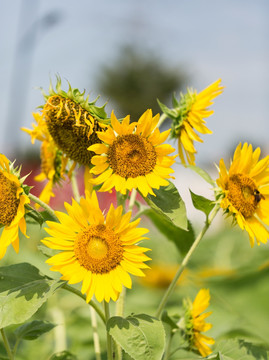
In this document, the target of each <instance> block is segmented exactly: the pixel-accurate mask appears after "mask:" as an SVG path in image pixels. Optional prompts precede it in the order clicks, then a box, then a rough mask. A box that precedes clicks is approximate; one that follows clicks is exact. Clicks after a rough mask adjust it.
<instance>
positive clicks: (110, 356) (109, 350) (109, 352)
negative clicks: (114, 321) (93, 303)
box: [104, 301, 113, 360]
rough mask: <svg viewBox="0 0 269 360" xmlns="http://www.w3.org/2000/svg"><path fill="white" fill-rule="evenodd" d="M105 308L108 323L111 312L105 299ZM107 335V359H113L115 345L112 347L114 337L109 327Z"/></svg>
mask: <svg viewBox="0 0 269 360" xmlns="http://www.w3.org/2000/svg"><path fill="white" fill-rule="evenodd" d="M104 309H105V316H106V324H107V322H108V320H109V318H110V312H109V303H107V302H106V301H104ZM106 336H107V360H113V347H112V338H111V335H109V333H108V329H106Z"/></svg>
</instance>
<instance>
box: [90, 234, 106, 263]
mask: <svg viewBox="0 0 269 360" xmlns="http://www.w3.org/2000/svg"><path fill="white" fill-rule="evenodd" d="M107 251H108V246H107V243H106V242H105V241H104V240H103V239H100V238H97V237H92V238H91V240H90V241H89V242H88V246H87V253H88V255H89V256H91V257H93V258H94V259H102V258H104V257H105V256H106V255H107Z"/></svg>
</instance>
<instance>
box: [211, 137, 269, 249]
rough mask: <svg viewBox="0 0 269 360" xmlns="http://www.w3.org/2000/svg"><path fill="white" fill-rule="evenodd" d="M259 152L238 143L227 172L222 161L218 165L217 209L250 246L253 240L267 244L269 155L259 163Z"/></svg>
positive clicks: (250, 146) (268, 234)
mask: <svg viewBox="0 0 269 360" xmlns="http://www.w3.org/2000/svg"><path fill="white" fill-rule="evenodd" d="M260 153H261V150H260V148H257V149H256V150H255V151H253V149H252V145H248V144H247V143H245V144H244V145H243V147H242V144H241V143H240V144H239V145H238V146H237V148H236V150H235V153H234V156H233V160H232V162H231V166H230V169H229V171H228V170H227V168H226V166H225V164H224V161H223V159H221V160H220V163H219V178H218V179H217V180H216V182H217V185H218V186H219V197H220V199H219V201H220V206H221V207H222V208H223V209H224V210H225V212H226V213H227V214H228V215H232V216H233V218H234V221H235V222H236V223H237V224H238V225H239V226H240V228H241V229H242V230H246V231H247V232H248V235H249V239H250V244H251V246H253V245H254V243H255V238H256V241H257V243H258V245H260V242H262V243H266V242H267V240H268V237H269V232H268V230H267V229H266V227H265V226H264V224H265V225H269V156H266V157H265V158H264V159H262V160H259V158H260Z"/></svg>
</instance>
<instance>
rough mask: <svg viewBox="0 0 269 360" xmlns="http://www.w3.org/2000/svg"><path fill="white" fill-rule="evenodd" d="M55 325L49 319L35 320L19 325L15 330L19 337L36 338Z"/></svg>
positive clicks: (25, 338) (23, 338) (24, 338)
mask: <svg viewBox="0 0 269 360" xmlns="http://www.w3.org/2000/svg"><path fill="white" fill-rule="evenodd" d="M55 326H56V325H54V324H52V323H50V322H48V321H41V320H34V321H31V322H29V323H26V324H23V325H22V326H20V327H18V328H17V329H16V330H15V331H14V334H15V335H16V337H17V338H18V339H22V340H35V339H37V338H38V337H39V336H41V335H43V334H45V333H46V332H48V331H50V330H51V329H53V328H54V327H55Z"/></svg>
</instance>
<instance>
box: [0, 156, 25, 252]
mask: <svg viewBox="0 0 269 360" xmlns="http://www.w3.org/2000/svg"><path fill="white" fill-rule="evenodd" d="M19 173H20V172H19V170H17V169H14V168H13V165H12V164H10V162H9V160H8V159H7V158H6V157H5V155H3V154H0V224H1V226H3V227H4V229H3V231H2V234H1V236H0V259H2V258H3V256H4V255H5V253H6V250H7V247H8V246H9V245H10V244H12V246H13V248H14V249H15V251H16V252H18V251H19V229H20V230H21V232H22V233H23V234H24V235H25V236H27V235H26V222H25V218H24V215H25V207H24V206H25V205H26V204H28V203H29V202H30V200H29V198H28V196H27V195H26V194H25V192H24V188H25V189H27V186H25V187H23V185H22V182H23V179H20V174H19Z"/></svg>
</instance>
